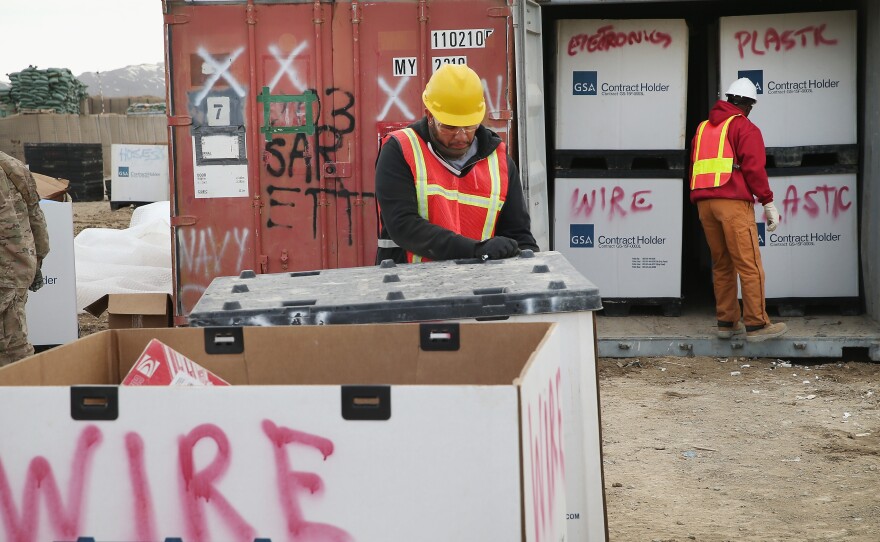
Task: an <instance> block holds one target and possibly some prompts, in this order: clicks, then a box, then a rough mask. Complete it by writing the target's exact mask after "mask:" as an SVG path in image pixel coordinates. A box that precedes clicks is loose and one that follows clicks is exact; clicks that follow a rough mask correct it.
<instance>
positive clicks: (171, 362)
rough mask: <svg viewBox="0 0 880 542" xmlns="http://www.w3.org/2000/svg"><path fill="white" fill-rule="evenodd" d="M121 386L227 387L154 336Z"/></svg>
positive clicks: (224, 382)
mask: <svg viewBox="0 0 880 542" xmlns="http://www.w3.org/2000/svg"><path fill="white" fill-rule="evenodd" d="M122 385H123V386H228V385H229V382H226V381H225V380H223V379H222V378H220V377H218V376H217V375H215V374H214V373H212V372H211V371H209V370H207V369H205V368H204V367H202V366H201V365H199V364H198V363H196V362H194V361H193V360H191V359H189V358H188V357H186V356H184V355H183V354H181V353H180V352H177V351H176V350H173V349H172V348H170V347H169V346H168V345H166V344H165V343H163V342H161V341H159V340H157V339H153V340H151V341H150V343H149V344H148V345H147V347H146V348H144V352H143V353H142V354H141V355H140V357H139V358H138V360H137V361H136V362H135V364H134V366H133V367H132V368H131V370H130V371H129V372H128V374H127V375H126V376H125V379H124V380H123V381H122Z"/></svg>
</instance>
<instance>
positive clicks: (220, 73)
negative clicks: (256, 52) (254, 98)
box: [195, 47, 247, 105]
mask: <svg viewBox="0 0 880 542" xmlns="http://www.w3.org/2000/svg"><path fill="white" fill-rule="evenodd" d="M196 52H197V53H198V55H199V56H200V57H202V60H204V61H205V63H206V64H208V66H210V68H211V69H212V70H214V72H213V73H212V74H211V77H209V78H208V80H207V81H205V86H204V88H202V90H201V92H199V93H198V94H196V100H195V101H196V103H195V105H201V103H202V100H204V99H205V97H206V96H207V95H208V93H209V92H211V89H212V88H213V87H214V83H216V82H217V81H219V80H220V78H221V77H222V78H223V79H226V82H227V83H229V86H230V87H232V90H234V91H235V93H236V94H238V96H239V98H242V97H244V95H245V94H247V91H245V89H244V87H242V86H241V85H240V84H239V83H238V81H236V80H235V77H233V76H232V74H230V73H228V72H229V68H231V67H232V63H233V62H235V59H236V58H238V57H239V55H241V53H243V52H244V47H240V48H238V49H237V50H236V51H235V52H233V53H232V54H231V55H229V56H228V57H226V58H225V59H223V60H222V61H220V62H218V61H217V60H216V59H215V58H214V57H213V56H211V53H209V52H208V51H206V50H205V48H204V47H199V50H198V51H196Z"/></svg>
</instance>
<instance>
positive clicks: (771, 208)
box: [764, 201, 779, 231]
mask: <svg viewBox="0 0 880 542" xmlns="http://www.w3.org/2000/svg"><path fill="white" fill-rule="evenodd" d="M764 220H766V221H767V231H776V226H778V225H779V211H777V210H776V206H775V205H773V202H772V201H771V202H770V203H765V204H764Z"/></svg>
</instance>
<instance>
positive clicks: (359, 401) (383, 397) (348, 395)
mask: <svg viewBox="0 0 880 542" xmlns="http://www.w3.org/2000/svg"><path fill="white" fill-rule="evenodd" d="M342 418H343V419H345V420H352V421H356V420H378V421H386V420H389V419H391V386H342Z"/></svg>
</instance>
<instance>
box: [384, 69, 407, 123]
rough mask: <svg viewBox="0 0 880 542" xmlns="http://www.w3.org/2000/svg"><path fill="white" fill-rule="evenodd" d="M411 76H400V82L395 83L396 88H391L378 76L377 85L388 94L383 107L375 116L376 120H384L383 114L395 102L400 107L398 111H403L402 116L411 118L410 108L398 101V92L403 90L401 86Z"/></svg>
mask: <svg viewBox="0 0 880 542" xmlns="http://www.w3.org/2000/svg"><path fill="white" fill-rule="evenodd" d="M410 79H412V78H411V77H401V78H400V82H399V83H397V88H395V89H392V88H391V87H390V86H388V83H386V82H385V80H384V79H382V77H379V80H378V83H379V86H380V87H381V88H382V90H384V91H385V92H386V93H387V94H388V101H387V102H385V107H383V108H382V112H381V113H379V115H378V116H377V117H376V120H385V115H387V114H388V111H389V110H390V109H391V106H392V105H394V104H397V108H398V109H400V112H401V113H403V117H404V118H405V119H407V120H410V119H413V118H414V115H413V114H412V113H411V112H410V110H409V109H408V108H407V107H406V104H405V103H403V102H402V101H400V98H399V96H400V92H401V91H402V90H403V87H405V86H406V84H407V83H409V80H410Z"/></svg>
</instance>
